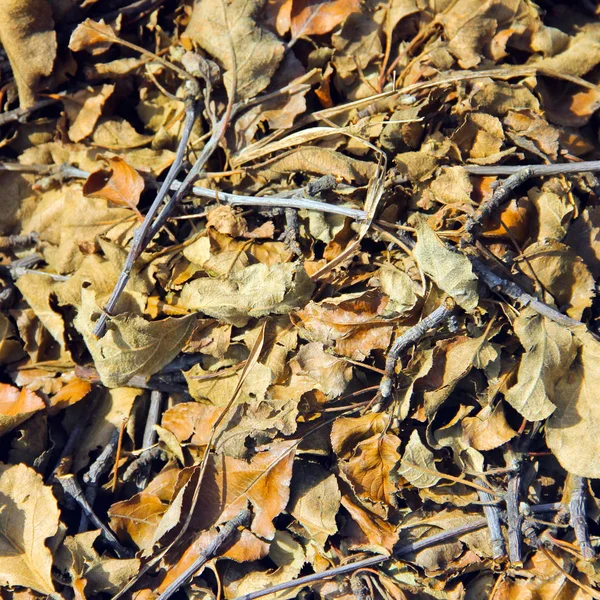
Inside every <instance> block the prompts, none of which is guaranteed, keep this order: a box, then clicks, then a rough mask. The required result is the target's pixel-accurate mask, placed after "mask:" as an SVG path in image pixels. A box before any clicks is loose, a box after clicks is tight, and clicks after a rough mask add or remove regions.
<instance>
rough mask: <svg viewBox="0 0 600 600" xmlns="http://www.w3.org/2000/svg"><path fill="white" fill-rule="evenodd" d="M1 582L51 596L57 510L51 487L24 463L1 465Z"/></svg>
mask: <svg viewBox="0 0 600 600" xmlns="http://www.w3.org/2000/svg"><path fill="white" fill-rule="evenodd" d="M0 489H2V497H3V500H2V510H1V511H0V581H1V582H2V585H9V586H14V585H18V586H22V587H26V588H31V589H33V590H36V591H38V592H40V593H42V594H48V595H52V596H53V595H54V594H55V589H54V583H53V581H52V576H51V571H52V553H51V552H50V549H49V548H48V546H46V540H47V539H48V538H50V537H52V536H53V535H55V534H56V532H57V531H58V527H59V518H60V512H59V510H58V506H57V504H56V499H55V498H54V496H53V495H52V489H51V488H50V487H48V486H45V485H44V482H43V480H42V477H41V476H40V475H39V474H38V473H36V472H35V471H34V470H33V469H30V468H29V467H26V466H25V465H0Z"/></svg>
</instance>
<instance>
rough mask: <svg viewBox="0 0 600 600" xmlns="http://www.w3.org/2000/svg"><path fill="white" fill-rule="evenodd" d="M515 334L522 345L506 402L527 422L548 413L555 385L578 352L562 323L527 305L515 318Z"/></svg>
mask: <svg viewBox="0 0 600 600" xmlns="http://www.w3.org/2000/svg"><path fill="white" fill-rule="evenodd" d="M514 328H515V334H516V335H517V337H518V338H519V340H520V342H521V344H522V345H523V347H524V348H525V353H524V354H523V356H522V357H521V362H520V364H519V372H518V374H517V383H516V384H515V385H514V386H512V387H511V388H510V389H509V390H508V391H507V392H506V393H505V394H504V397H505V398H506V401H507V402H508V403H509V404H510V405H511V406H512V407H513V408H515V409H516V410H518V411H519V413H521V414H522V415H523V416H524V417H525V418H526V419H527V420H529V421H540V420H542V419H545V418H546V417H548V416H550V415H551V414H552V412H553V411H554V409H555V405H556V402H557V401H558V396H559V394H558V392H557V391H556V385H557V384H558V383H559V382H560V381H561V379H562V378H564V377H565V375H566V374H567V373H568V372H569V368H570V366H571V363H572V362H573V360H574V359H575V356H576V353H577V344H576V340H575V338H574V337H573V334H572V333H571V332H570V331H569V330H568V329H566V328H565V327H564V326H563V325H559V324H558V323H555V322H554V321H550V320H549V319H547V318H546V317H542V316H541V315H539V314H538V313H536V312H535V311H533V310H532V309H529V308H526V309H524V310H523V311H522V312H521V314H520V315H519V316H518V317H517V318H516V319H515V322H514Z"/></svg>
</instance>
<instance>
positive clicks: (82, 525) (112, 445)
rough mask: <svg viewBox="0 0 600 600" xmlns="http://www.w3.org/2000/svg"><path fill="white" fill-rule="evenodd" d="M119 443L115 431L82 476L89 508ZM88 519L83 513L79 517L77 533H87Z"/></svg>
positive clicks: (94, 499)
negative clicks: (85, 485)
mask: <svg viewBox="0 0 600 600" xmlns="http://www.w3.org/2000/svg"><path fill="white" fill-rule="evenodd" d="M118 443H119V432H118V431H117V430H115V431H114V432H113V434H112V436H111V438H110V440H109V441H108V444H106V446H105V447H104V449H103V450H102V452H101V453H100V454H99V455H98V458H96V460H95V461H94V462H93V463H92V465H91V467H90V468H89V469H88V472H87V473H86V474H85V475H84V476H83V481H84V483H86V484H87V487H86V489H85V498H86V500H87V501H88V503H89V505H90V507H92V508H93V506H94V502H96V496H97V495H98V481H99V480H100V477H102V475H103V474H104V473H106V472H107V471H109V470H110V467H111V461H112V460H113V459H114V457H115V454H116V452H117V444H118ZM88 520H89V519H88V517H87V515H86V514H85V512H84V513H83V514H82V515H81V520H80V521H79V532H80V533H81V532H82V531H87V526H88Z"/></svg>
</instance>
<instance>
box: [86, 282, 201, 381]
mask: <svg viewBox="0 0 600 600" xmlns="http://www.w3.org/2000/svg"><path fill="white" fill-rule="evenodd" d="M94 297H95V294H94V293H93V292H92V291H91V290H89V289H83V290H82V303H81V309H80V311H79V313H78V315H77V317H76V319H75V327H77V329H78V330H79V331H80V333H81V334H82V335H83V337H84V339H85V342H86V344H87V347H88V349H89V351H90V353H91V354H92V357H93V358H94V364H95V366H96V369H97V370H98V373H99V374H100V378H101V380H102V383H103V384H104V385H106V386H107V387H119V386H121V385H125V384H126V383H127V382H128V381H129V380H130V379H131V378H132V377H133V376H134V375H142V376H143V377H150V376H151V375H153V374H154V373H156V372H157V371H160V369H162V367H164V366H165V365H166V364H168V363H170V362H171V361H172V360H173V359H174V358H175V356H177V354H178V353H179V352H180V351H181V349H182V348H183V346H184V344H185V342H186V341H187V338H188V337H189V335H190V334H191V332H192V330H193V328H194V324H195V320H196V317H195V315H189V316H187V317H182V318H174V317H169V318H166V319H162V320H161V321H146V320H145V319H144V318H142V317H140V316H138V315H135V314H130V315H126V314H123V315H118V316H116V317H114V318H112V319H111V320H110V321H109V325H108V331H107V333H106V335H105V336H104V337H102V338H97V337H96V336H95V335H94V334H93V328H94V323H95V320H96V318H97V316H98V315H99V309H98V306H97V305H96V302H95V299H94Z"/></svg>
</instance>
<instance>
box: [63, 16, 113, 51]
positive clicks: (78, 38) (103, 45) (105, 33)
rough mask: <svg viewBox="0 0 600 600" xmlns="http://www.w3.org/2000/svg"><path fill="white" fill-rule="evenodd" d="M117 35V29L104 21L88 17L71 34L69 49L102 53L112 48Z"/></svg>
mask: <svg viewBox="0 0 600 600" xmlns="http://www.w3.org/2000/svg"><path fill="white" fill-rule="evenodd" d="M116 37H117V34H116V32H115V30H114V29H113V28H112V27H111V26H110V25H107V24H106V23H104V21H102V20H101V21H100V22H96V21H93V20H92V19H86V20H85V21H83V22H82V23H79V25H77V27H76V28H75V30H74V31H73V33H72V34H71V39H70V40H69V49H70V50H72V51H73V52H80V51H81V50H86V51H87V52H89V53H90V54H92V55H96V54H102V53H103V52H104V51H105V50H107V49H108V48H110V46H111V44H112V43H113V41H114V38H116Z"/></svg>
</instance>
